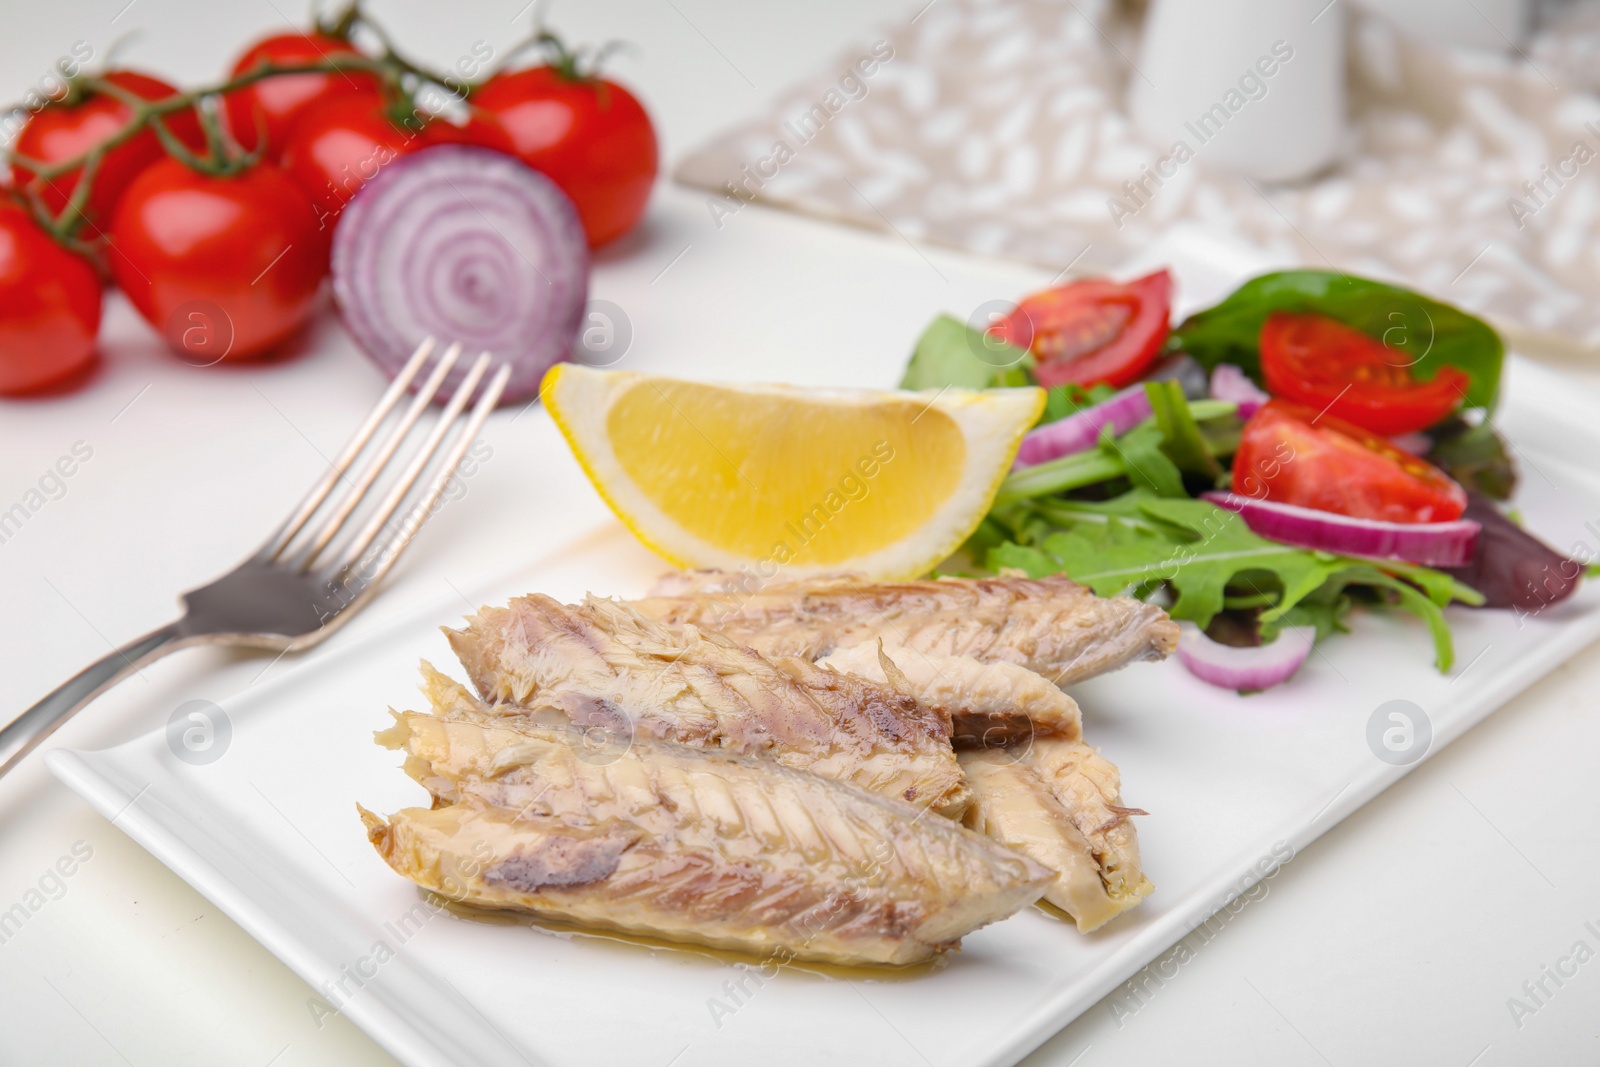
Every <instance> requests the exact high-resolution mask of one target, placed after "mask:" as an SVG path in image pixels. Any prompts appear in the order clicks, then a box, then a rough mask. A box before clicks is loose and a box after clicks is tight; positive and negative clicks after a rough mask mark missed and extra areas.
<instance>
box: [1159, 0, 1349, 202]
mask: <svg viewBox="0 0 1600 1067" xmlns="http://www.w3.org/2000/svg"><path fill="white" fill-rule="evenodd" d="M1344 40H1345V15H1344V4H1343V2H1341V0H1333V2H1332V3H1330V2H1329V0H1204V2H1197V0H1153V2H1152V3H1151V4H1150V8H1149V11H1148V13H1147V14H1146V16H1145V25H1144V34H1143V38H1142V40H1141V42H1140V48H1139V57H1138V60H1137V65H1138V70H1137V71H1136V72H1135V73H1134V74H1133V75H1132V77H1131V79H1130V81H1129V106H1130V110H1131V111H1132V113H1133V118H1134V121H1135V123H1136V124H1137V125H1138V127H1139V129H1140V131H1141V132H1143V133H1144V135H1145V136H1146V137H1149V138H1150V139H1151V140H1152V141H1153V142H1154V143H1155V144H1156V145H1158V146H1160V147H1161V148H1162V149H1166V148H1168V147H1170V146H1172V145H1173V144H1175V143H1176V142H1179V141H1182V142H1183V143H1185V144H1187V145H1188V146H1189V148H1190V150H1191V151H1193V152H1194V154H1195V156H1196V157H1197V158H1200V159H1204V160H1205V161H1206V162H1207V164H1209V165H1213V166H1221V167H1227V168H1229V169H1231V170H1235V171H1238V172H1240V173H1242V174H1245V175H1248V176H1249V177H1252V178H1259V179H1262V180H1264V181H1289V180H1293V179H1296V178H1303V177H1305V176H1307V175H1310V174H1313V173H1315V172H1316V171H1318V170H1320V169H1322V168H1323V167H1325V166H1327V165H1328V164H1329V163H1331V162H1333V160H1334V159H1335V157H1337V155H1338V154H1339V151H1340V148H1341V147H1342V145H1343V144H1344V132H1345V64H1344V59H1345V47H1344Z"/></svg>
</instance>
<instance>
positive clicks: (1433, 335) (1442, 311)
mask: <svg viewBox="0 0 1600 1067" xmlns="http://www.w3.org/2000/svg"><path fill="white" fill-rule="evenodd" d="M1274 311H1314V312H1317V313H1319V314H1323V315H1327V316H1329V317H1330V318H1335V319H1338V320H1339V321H1340V322H1344V323H1347V324H1349V325H1351V326H1354V327H1355V328H1356V329H1358V330H1361V331H1363V332H1364V333H1367V334H1370V335H1372V336H1373V337H1377V338H1380V339H1382V340H1383V341H1384V342H1385V343H1386V344H1388V345H1389V346H1391V347H1392V348H1395V349H1397V350H1399V351H1400V352H1401V353H1404V354H1405V355H1406V356H1407V357H1408V358H1409V360H1410V361H1411V367H1410V369H1411V372H1412V374H1414V375H1416V377H1417V378H1418V379H1419V380H1422V381H1427V380H1429V379H1431V378H1432V377H1433V376H1434V375H1435V374H1436V373H1438V370H1439V368H1440V367H1441V366H1446V365H1448V366H1453V367H1459V368H1460V369H1461V370H1463V371H1465V372H1466V374H1467V376H1468V377H1469V378H1470V379H1471V384H1470V385H1469V386H1468V388H1467V396H1466V402H1467V406H1468V407H1486V408H1492V407H1493V406H1494V401H1495V395H1496V393H1497V391H1498V389H1499V385H1500V366H1501V363H1502V362H1503V360H1504V356H1505V346H1504V345H1503V344H1502V343H1501V340H1500V335H1499V334H1497V333H1495V331H1494V329H1493V328H1492V327H1490V326H1489V324H1488V323H1486V322H1484V321H1483V320H1482V319H1479V318H1476V317H1474V316H1472V315H1469V314H1467V313H1466V312H1464V311H1461V310H1460V309H1458V308H1454V307H1451V306H1450V305H1449V304H1443V303H1440V302H1439V301H1437V300H1432V299H1430V298H1428V297H1426V296H1423V295H1422V294H1420V293H1415V292H1412V291H1411V290H1409V289H1402V288H1400V287H1399V286H1394V285H1387V284H1385V283H1383V282H1379V281H1373V280H1372V279H1370V278H1355V277H1351V276H1349V275H1346V274H1339V273H1337V272H1335V271H1325V270H1291V271H1280V272H1278V273H1276V274H1264V275H1262V276H1261V277H1259V278H1253V279H1251V280H1250V281H1248V282H1245V283H1244V285H1242V286H1240V287H1239V288H1238V289H1236V290H1235V291H1234V292H1233V295H1231V296H1229V297H1228V298H1227V299H1226V300H1224V301H1223V302H1222V303H1220V304H1218V305H1217V306H1216V307H1213V308H1210V309H1208V310H1206V311H1202V312H1200V313H1198V314H1196V315H1191V316H1190V317H1189V318H1188V319H1186V320H1184V322H1183V323H1182V324H1181V325H1180V326H1178V328H1177V329H1175V330H1173V331H1172V337H1171V340H1170V341H1168V347H1169V348H1170V349H1173V350H1175V351H1183V352H1187V353H1189V355H1191V356H1193V357H1194V358H1195V359H1196V360H1198V361H1199V362H1200V363H1201V364H1203V365H1204V366H1205V367H1206V368H1207V369H1211V368H1214V367H1216V365H1217V364H1219V363H1234V364H1237V365H1238V366H1240V367H1242V368H1243V369H1244V370H1245V372H1246V373H1247V374H1249V375H1250V376H1251V377H1253V378H1255V379H1256V381H1257V382H1259V381H1260V380H1261V360H1260V355H1261V353H1260V338H1261V325H1262V323H1264V322H1266V320H1267V316H1268V315H1270V314H1271V313H1272V312H1274Z"/></svg>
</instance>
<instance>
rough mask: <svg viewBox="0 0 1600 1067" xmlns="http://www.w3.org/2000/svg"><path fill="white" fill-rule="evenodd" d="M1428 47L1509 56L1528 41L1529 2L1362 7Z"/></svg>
mask: <svg viewBox="0 0 1600 1067" xmlns="http://www.w3.org/2000/svg"><path fill="white" fill-rule="evenodd" d="M1363 6H1364V7H1366V8H1367V9H1368V10H1371V11H1376V12H1378V13H1379V14H1380V15H1383V16H1384V17H1385V18H1387V19H1389V20H1390V21H1391V22H1393V23H1395V24H1396V25H1397V26H1399V27H1400V28H1401V29H1403V30H1405V31H1407V32H1408V33H1410V34H1412V35H1414V36H1415V37H1417V38H1419V39H1421V40H1423V41H1427V42H1428V43H1430V44H1454V45H1464V46H1466V47H1468V48H1483V49H1487V50H1489V51H1491V52H1509V51H1511V50H1512V49H1514V48H1516V47H1517V46H1518V45H1520V44H1522V43H1523V42H1524V41H1526V40H1527V37H1528V29H1529V26H1530V24H1531V22H1532V14H1533V12H1532V10H1531V5H1530V4H1529V3H1528V0H1472V2H1471V3H1470V4H1464V3H1462V0H1382V2H1378V3H1373V2H1369V3H1367V4H1364V5H1363Z"/></svg>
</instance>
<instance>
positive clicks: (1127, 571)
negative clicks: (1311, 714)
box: [987, 490, 1482, 670]
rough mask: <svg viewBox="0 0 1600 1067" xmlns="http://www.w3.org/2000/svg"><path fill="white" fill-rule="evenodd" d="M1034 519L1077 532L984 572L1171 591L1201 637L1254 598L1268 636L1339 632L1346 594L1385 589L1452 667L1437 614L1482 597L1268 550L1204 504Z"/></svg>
mask: <svg viewBox="0 0 1600 1067" xmlns="http://www.w3.org/2000/svg"><path fill="white" fill-rule="evenodd" d="M1036 511H1037V512H1038V513H1039V514H1041V515H1045V516H1048V517H1050V518H1051V519H1053V520H1055V521H1057V522H1062V521H1067V522H1071V523H1072V525H1070V526H1068V527H1067V528H1066V529H1065V530H1063V531H1062V532H1060V533H1055V534H1052V535H1050V536H1048V537H1046V538H1044V539H1043V541H1042V542H1040V543H1038V544H1036V545H1018V544H1015V543H1007V544H1003V545H997V546H995V547H992V548H990V549H989V553H988V560H987V562H988V564H989V566H990V567H991V568H1000V567H1014V568H1017V569H1019V570H1022V571H1025V572H1026V573H1028V574H1029V575H1030V576H1033V577H1039V576H1042V575H1045V574H1056V573H1065V574H1066V575H1067V576H1068V577H1070V578H1072V579H1073V580H1074V581H1078V582H1082V583H1083V584H1084V585H1087V586H1089V588H1091V589H1093V590H1094V591H1095V592H1096V593H1097V594H1099V595H1101V596H1113V595H1117V594H1120V593H1124V592H1127V591H1130V590H1131V591H1132V592H1133V593H1134V594H1135V595H1148V594H1149V593H1150V592H1151V591H1153V590H1154V589H1156V588H1157V587H1159V586H1161V585H1166V586H1168V587H1169V588H1170V589H1171V590H1172V592H1173V594H1174V597H1175V599H1174V601H1173V603H1172V606H1171V607H1170V608H1169V609H1168V614H1170V615H1171V616H1172V617H1173V618H1175V619H1187V620H1190V621H1192V622H1194V623H1195V624H1196V625H1198V626H1200V627H1201V628H1202V629H1203V628H1205V627H1206V626H1208V625H1210V623H1211V620H1212V619H1213V618H1214V617H1215V616H1216V614H1217V613H1218V612H1220V611H1222V610H1223V609H1224V607H1227V606H1234V607H1239V606H1245V602H1246V601H1249V604H1250V605H1251V606H1253V605H1256V604H1259V605H1262V606H1263V608H1264V610H1262V612H1261V616H1260V624H1261V632H1262V636H1263V638H1264V639H1268V640H1270V639H1271V637H1272V636H1274V635H1275V634H1276V633H1277V632H1278V630H1280V629H1281V628H1282V627H1284V626H1291V625H1294V626H1299V625H1313V626H1316V627H1317V633H1318V637H1319V638H1320V637H1323V636H1326V635H1327V634H1329V633H1332V632H1333V631H1335V630H1337V629H1342V628H1343V625H1342V619H1343V616H1344V614H1345V612H1346V611H1347V610H1348V609H1349V606H1350V597H1349V595H1348V589H1349V587H1351V586H1366V587H1370V588H1374V589H1378V590H1382V591H1384V592H1385V593H1386V594H1387V595H1388V596H1390V597H1392V598H1394V599H1396V600H1397V601H1398V606H1399V607H1401V608H1403V609H1404V610H1406V611H1409V612H1411V613H1412V614H1415V615H1418V616H1420V617H1421V618H1422V619H1423V620H1424V621H1425V622H1426V623H1427V624H1428V627H1429V629H1430V631H1431V632H1432V635H1433V641H1434V650H1435V656H1436V661H1437V663H1438V665H1439V669H1440V670H1448V669H1449V667H1450V664H1451V663H1452V662H1453V661H1454V650H1453V647H1452V643H1451V637H1450V628H1449V624H1448V623H1447V622H1446V621H1445V618H1444V614H1443V611H1442V609H1443V607H1444V606H1445V605H1446V604H1449V603H1451V602H1452V601H1462V602H1465V603H1477V602H1481V600H1482V598H1481V597H1480V596H1478V594H1477V593H1475V592H1474V591H1473V590H1471V589H1469V588H1467V587H1466V586H1463V585H1462V584H1461V583H1460V582H1458V581H1456V580H1455V579H1454V578H1452V577H1451V576H1450V575H1448V574H1444V573H1441V572H1439V571H1435V570H1431V569H1429V568H1427V567H1419V566H1416V565H1415V564H1408V563H1390V562H1387V561H1385V562H1384V563H1383V564H1381V566H1380V565H1379V564H1377V563H1374V562H1373V561H1371V560H1363V559H1355V558H1352V557H1348V556H1336V555H1332V554H1330V553H1326V552H1314V551H1310V550H1308V549H1302V548H1295V547H1293V546H1290V545H1284V544H1279V543H1278V542H1276V541H1269V540H1267V539H1266V538H1263V537H1261V536H1259V535H1257V534H1255V533H1253V532H1252V531H1251V530H1250V528H1249V527H1248V526H1246V525H1245V523H1244V520H1243V519H1241V518H1240V517H1239V516H1238V515H1236V514H1234V513H1233V512H1231V511H1227V510H1225V509H1223V508H1219V507H1217V506H1216V505H1214V504H1211V503H1209V502H1207V501H1204V500H1189V499H1162V498H1159V497H1156V496H1154V495H1152V494H1150V493H1149V492H1140V491H1137V490H1136V491H1134V492H1131V493H1127V494H1125V495H1123V496H1122V497H1119V498H1117V499H1115V500H1111V501H1106V502H1104V503H1100V504H1087V503H1078V502H1065V501H1058V502H1054V503H1052V504H1050V505H1048V506H1046V505H1037V506H1036ZM1075 519H1076V521H1074V520H1075ZM1402 578H1403V579H1405V580H1404V581H1402V580H1401V579H1402ZM1230 600H1231V601H1232V604H1231V605H1230V604H1229V601H1230Z"/></svg>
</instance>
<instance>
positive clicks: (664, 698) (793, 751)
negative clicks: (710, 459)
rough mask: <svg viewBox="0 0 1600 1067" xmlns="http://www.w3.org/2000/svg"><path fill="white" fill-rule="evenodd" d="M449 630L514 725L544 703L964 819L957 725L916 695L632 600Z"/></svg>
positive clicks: (480, 686) (489, 616) (523, 606)
mask: <svg viewBox="0 0 1600 1067" xmlns="http://www.w3.org/2000/svg"><path fill="white" fill-rule="evenodd" d="M446 633H447V635H448V636H449V639H450V644H451V646H452V647H453V648H454V649H455V652H456V655H457V656H459V657H460V659H461V663H462V665H463V666H464V667H465V668H466V670H467V673H468V676H469V677H470V678H471V679H472V682H473V685H474V686H475V687H476V688H477V690H478V692H479V694H481V695H482V697H483V698H484V699H485V700H486V701H488V702H489V703H490V704H491V705H494V706H495V708H496V710H497V712H499V713H500V714H503V715H506V716H509V717H521V716H524V715H525V714H526V712H525V710H524V709H525V708H527V707H529V706H537V707H539V708H541V709H542V713H543V714H544V716H545V717H547V718H548V717H549V716H551V715H555V716H557V717H560V716H563V715H564V716H565V717H566V719H568V720H569V721H571V722H573V723H575V724H577V725H580V726H586V727H600V728H602V729H605V730H610V731H613V732H622V733H631V732H637V733H641V734H643V735H645V736H647V737H653V738H657V739H661V740H668V741H677V742H680V743H683V744H689V745H695V746H698V747H702V748H718V749H726V750H728V751H730V752H736V753H739V752H753V753H762V752H764V753H767V754H769V755H770V756H771V757H772V758H774V759H776V760H778V761H779V762H782V763H784V764H786V765H788V766H790V767H795V768H799V769H801V770H811V771H814V772H816V773H818V774H822V775H825V776H827V777H830V778H838V779H840V780H843V781H849V782H852V783H854V784H856V785H859V786H861V787H862V788H865V789H868V790H871V791H872V792H875V793H880V794H883V795H885V796H894V797H898V798H900V799H902V800H906V801H908V802H910V803H913V804H915V805H917V806H919V807H929V808H932V809H934V810H935V811H937V812H939V813H940V814H942V815H946V816H948V817H950V818H957V819H959V818H960V815H961V813H962V811H964V810H965V808H966V805H967V801H968V799H969V796H970V794H969V791H968V789H967V786H966V781H965V779H964V778H963V776H962V774H961V768H960V767H959V766H958V765H957V764H956V760H955V754H954V753H953V752H952V751H951V747H950V725H949V722H948V720H947V719H946V718H945V717H944V716H943V715H942V714H941V713H939V712H938V711H936V710H934V709H932V708H928V707H924V706H922V705H921V704H919V703H918V702H917V701H916V700H915V698H913V697H912V696H910V695H907V694H905V693H899V692H895V691H893V690H889V689H885V688H884V687H882V686H877V685H872V684H870V683H868V682H866V681H864V680H862V679H860V678H856V677H854V676H853V675H848V674H841V673H838V672H835V671H829V670H825V669H823V668H820V667H818V666H816V665H815V664H813V663H811V662H810V661H809V660H802V659H795V658H781V657H780V658H776V659H770V660H769V659H768V658H767V657H765V656H762V655H761V654H760V653H758V652H756V651H754V650H752V649H750V648H747V647H744V646H742V645H739V644H736V643H735V642H733V641H731V640H729V639H728V638H726V637H723V636H721V635H719V634H715V633H707V632H705V631H702V630H700V629H699V628H698V627H695V626H667V625H663V624H661V623H658V622H655V621H653V620H651V619H647V618H645V617H644V616H642V615H640V614H638V613H637V612H636V611H634V609H633V608H632V607H630V606H629V605H627V604H625V603H622V602H620V601H614V600H603V599H599V598H595V597H590V598H588V599H586V600H585V601H584V602H583V603H582V604H578V605H566V604H561V603H559V602H557V601H555V600H553V599H551V598H550V597H547V596H540V595H532V596H525V597H519V598H517V599H515V600H513V601H511V602H510V603H509V604H508V605H507V606H505V607H503V608H484V609H483V610H481V611H479V612H478V613H477V614H476V615H474V616H472V617H471V618H469V619H468V620H467V622H466V625H465V626H463V627H462V628H461V629H459V630H447V631H446Z"/></svg>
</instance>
